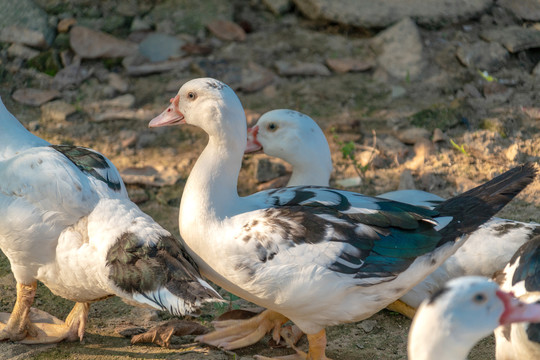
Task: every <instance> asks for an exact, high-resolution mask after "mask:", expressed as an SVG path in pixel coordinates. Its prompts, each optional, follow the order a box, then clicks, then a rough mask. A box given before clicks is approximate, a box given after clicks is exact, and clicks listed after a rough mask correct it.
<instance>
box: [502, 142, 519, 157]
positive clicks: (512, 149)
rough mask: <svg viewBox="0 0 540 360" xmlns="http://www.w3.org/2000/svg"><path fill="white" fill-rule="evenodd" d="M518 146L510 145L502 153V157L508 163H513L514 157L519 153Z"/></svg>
mask: <svg viewBox="0 0 540 360" xmlns="http://www.w3.org/2000/svg"><path fill="white" fill-rule="evenodd" d="M518 150H519V145H518V144H515V143H514V144H512V145H510V146H509V147H508V148H507V149H506V150H505V151H504V156H505V157H506V158H507V159H508V160H509V161H514V160H515V159H516V156H517V155H518V153H519V151H518Z"/></svg>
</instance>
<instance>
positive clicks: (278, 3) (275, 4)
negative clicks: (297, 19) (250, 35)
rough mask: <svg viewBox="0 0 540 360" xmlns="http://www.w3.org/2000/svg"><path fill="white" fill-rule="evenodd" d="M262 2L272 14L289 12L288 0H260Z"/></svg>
mask: <svg viewBox="0 0 540 360" xmlns="http://www.w3.org/2000/svg"><path fill="white" fill-rule="evenodd" d="M262 2H263V4H264V5H265V6H266V8H267V9H268V10H270V11H271V12H272V13H273V14H274V15H281V14H285V13H286V12H289V10H290V9H291V5H292V4H291V1H290V0H262Z"/></svg>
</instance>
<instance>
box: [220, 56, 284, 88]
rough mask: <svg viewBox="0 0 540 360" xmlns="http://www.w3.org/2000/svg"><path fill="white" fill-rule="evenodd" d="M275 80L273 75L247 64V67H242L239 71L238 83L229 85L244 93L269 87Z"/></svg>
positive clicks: (254, 65)
mask: <svg viewBox="0 0 540 360" xmlns="http://www.w3.org/2000/svg"><path fill="white" fill-rule="evenodd" d="M274 78H275V74H274V73H273V72H272V71H270V70H268V69H266V68H264V67H262V66H260V65H257V64H255V63H253V62H249V63H248V65H247V67H242V69H241V71H240V81H239V82H238V83H236V84H235V83H229V85H230V86H231V87H233V89H235V90H241V91H243V92H245V93H251V92H255V91H259V90H261V89H262V88H264V87H266V86H268V85H270V84H271V83H272V82H273V81H274Z"/></svg>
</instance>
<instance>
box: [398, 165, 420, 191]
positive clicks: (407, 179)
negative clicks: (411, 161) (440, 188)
mask: <svg viewBox="0 0 540 360" xmlns="http://www.w3.org/2000/svg"><path fill="white" fill-rule="evenodd" d="M407 189H410V190H414V189H416V186H415V184H414V178H413V176H412V172H411V170H409V169H406V170H403V172H402V173H401V175H400V176H399V185H398V190H407Z"/></svg>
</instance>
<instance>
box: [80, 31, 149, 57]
mask: <svg viewBox="0 0 540 360" xmlns="http://www.w3.org/2000/svg"><path fill="white" fill-rule="evenodd" d="M69 34H70V36H69V43H70V45H71V48H72V49H73V51H75V53H76V54H77V55H79V56H80V57H81V58H88V59H96V58H116V57H126V56H129V55H133V54H134V53H136V52H137V48H138V46H137V44H135V43H133V42H131V41H126V40H122V39H118V38H116V37H114V36H112V35H109V34H105V33H103V32H99V31H95V30H92V29H88V28H85V27H82V26H75V27H74V28H73V29H71V31H70V33H69Z"/></svg>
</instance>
